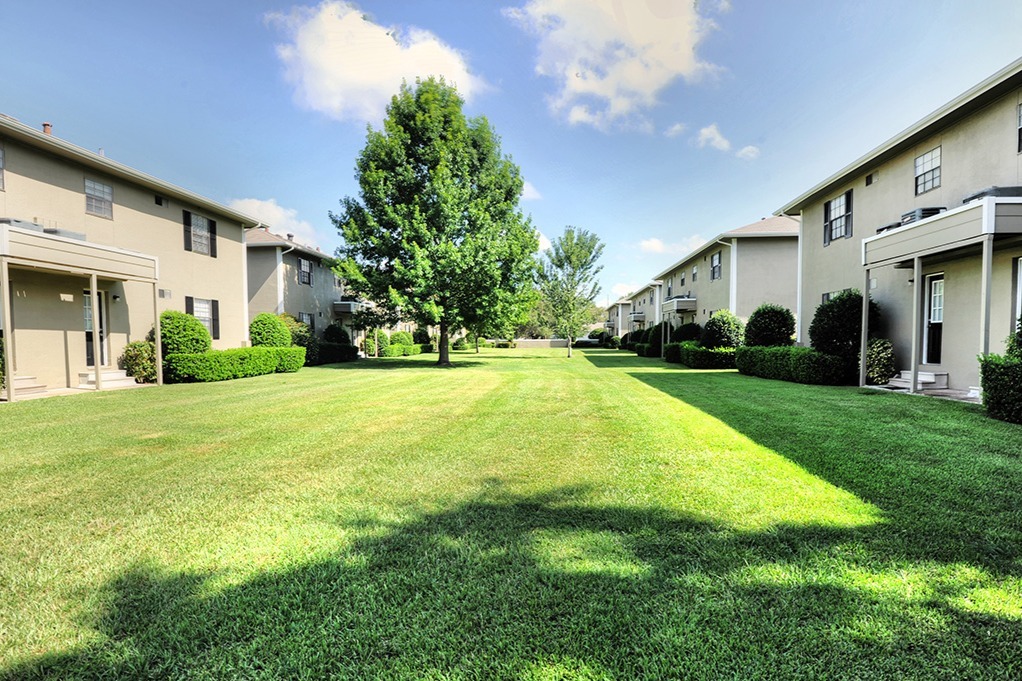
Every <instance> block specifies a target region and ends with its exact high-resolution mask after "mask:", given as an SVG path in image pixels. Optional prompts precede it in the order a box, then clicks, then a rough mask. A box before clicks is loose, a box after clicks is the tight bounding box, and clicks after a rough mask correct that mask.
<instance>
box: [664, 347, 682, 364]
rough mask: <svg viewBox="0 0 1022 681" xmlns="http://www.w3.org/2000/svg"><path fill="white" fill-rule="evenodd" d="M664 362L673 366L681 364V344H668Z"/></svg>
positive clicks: (665, 349)
mask: <svg viewBox="0 0 1022 681" xmlns="http://www.w3.org/2000/svg"><path fill="white" fill-rule="evenodd" d="M664 360H665V361H667V362H670V363H671V364H681V343H668V344H667V345H665V346H664Z"/></svg>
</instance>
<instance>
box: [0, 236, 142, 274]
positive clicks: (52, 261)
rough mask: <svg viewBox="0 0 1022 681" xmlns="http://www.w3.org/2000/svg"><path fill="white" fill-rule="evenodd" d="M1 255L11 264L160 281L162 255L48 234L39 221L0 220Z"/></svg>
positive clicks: (55, 270) (56, 270)
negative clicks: (16, 221) (13, 223)
mask: <svg viewBox="0 0 1022 681" xmlns="http://www.w3.org/2000/svg"><path fill="white" fill-rule="evenodd" d="M0 257H2V258H3V259H4V260H5V261H6V262H7V263H8V264H9V265H10V266H12V267H21V268H29V269H39V270H48V271H53V272H65V273H70V274H80V275H83V276H91V275H93V274H95V275H96V276H97V277H101V278H103V279H110V280H115V281H142V282H148V283H156V281H157V280H158V279H159V276H160V272H159V259H158V258H157V257H156V256H155V255H147V254H145V253H138V252H135V251H127V250H124V249H121V248H114V247H112V246H104V245H102V244H94V243H89V242H88V241H85V240H83V239H75V238H69V237H66V236H60V235H57V234H48V233H46V232H45V231H44V230H43V228H42V227H38V226H37V225H30V226H15V225H11V224H3V223H0Z"/></svg>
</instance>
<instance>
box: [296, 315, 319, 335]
mask: <svg viewBox="0 0 1022 681" xmlns="http://www.w3.org/2000/svg"><path fill="white" fill-rule="evenodd" d="M298 321H300V322H301V323H302V324H305V325H306V326H307V327H309V331H315V330H316V318H315V317H313V316H312V313H311V312H299V313H298Z"/></svg>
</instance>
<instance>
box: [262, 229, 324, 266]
mask: <svg viewBox="0 0 1022 681" xmlns="http://www.w3.org/2000/svg"><path fill="white" fill-rule="evenodd" d="M245 246H247V247H248V248H286V249H294V250H296V251H299V252H301V253H305V254H306V255H311V256H313V257H316V258H319V259H320V260H329V259H330V256H329V255H327V254H326V253H324V252H323V251H321V250H319V249H318V248H315V247H313V246H306V245H305V244H300V243H298V242H297V241H294V240H291V239H287V238H285V237H282V236H280V235H279V234H274V233H273V232H271V231H270V230H269V228H267V227H261V228H257V229H249V230H246V231H245Z"/></svg>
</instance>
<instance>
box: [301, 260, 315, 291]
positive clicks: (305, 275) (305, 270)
mask: <svg viewBox="0 0 1022 681" xmlns="http://www.w3.org/2000/svg"><path fill="white" fill-rule="evenodd" d="M298 283H299V284H306V285H308V286H312V261H311V260H306V259H305V258H298Z"/></svg>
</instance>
